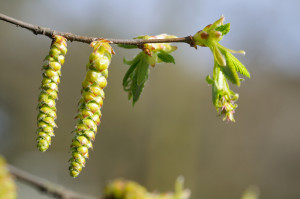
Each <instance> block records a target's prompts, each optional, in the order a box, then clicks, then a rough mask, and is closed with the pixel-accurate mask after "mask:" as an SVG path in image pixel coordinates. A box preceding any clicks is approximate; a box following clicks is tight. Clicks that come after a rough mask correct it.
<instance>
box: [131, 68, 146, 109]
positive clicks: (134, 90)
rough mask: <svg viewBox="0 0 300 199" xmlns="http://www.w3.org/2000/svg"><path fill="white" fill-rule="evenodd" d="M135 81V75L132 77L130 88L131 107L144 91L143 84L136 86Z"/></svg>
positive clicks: (136, 77)
mask: <svg viewBox="0 0 300 199" xmlns="http://www.w3.org/2000/svg"><path fill="white" fill-rule="evenodd" d="M137 79H138V76H137V74H136V73H135V74H134V76H133V80H132V87H131V95H132V105H133V106H134V104H135V103H136V102H137V101H138V99H139V98H140V96H141V94H142V91H143V89H144V86H145V82H144V83H143V84H140V85H138V83H137Z"/></svg>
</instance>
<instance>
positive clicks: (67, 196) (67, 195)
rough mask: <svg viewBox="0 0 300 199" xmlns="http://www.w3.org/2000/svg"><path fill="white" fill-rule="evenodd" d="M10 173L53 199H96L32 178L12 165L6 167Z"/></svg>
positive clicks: (35, 177)
mask: <svg viewBox="0 0 300 199" xmlns="http://www.w3.org/2000/svg"><path fill="white" fill-rule="evenodd" d="M7 167H8V169H9V171H10V173H11V174H12V175H13V176H15V178H16V179H18V180H20V181H22V182H25V183H27V184H29V185H30V186H33V187H34V188H36V189H38V190H39V191H41V192H43V193H45V194H48V195H51V196H53V197H55V198H61V199H96V197H92V196H86V195H82V194H80V193H76V192H74V191H71V190H68V189H66V188H64V187H63V186H61V185H57V184H54V183H51V182H48V181H46V180H44V179H42V178H39V177H37V176H34V175H32V174H30V173H27V172H25V171H23V170H20V169H18V168H16V167H14V166H12V165H7Z"/></svg>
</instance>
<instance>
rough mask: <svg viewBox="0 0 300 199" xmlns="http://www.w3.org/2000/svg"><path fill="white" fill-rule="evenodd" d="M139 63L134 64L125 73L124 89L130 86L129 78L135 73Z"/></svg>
mask: <svg viewBox="0 0 300 199" xmlns="http://www.w3.org/2000/svg"><path fill="white" fill-rule="evenodd" d="M137 63H138V62H135V63H134V64H132V65H131V66H130V68H129V69H128V71H127V72H126V73H125V75H124V78H123V87H124V89H125V88H126V87H127V86H128V83H129V81H130V79H129V78H130V76H131V75H132V73H133V72H134V70H135V69H136V67H137Z"/></svg>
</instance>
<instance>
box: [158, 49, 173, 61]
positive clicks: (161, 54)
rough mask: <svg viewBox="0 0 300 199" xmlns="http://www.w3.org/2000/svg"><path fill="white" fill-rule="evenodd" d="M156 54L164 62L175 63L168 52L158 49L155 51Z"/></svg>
mask: <svg viewBox="0 0 300 199" xmlns="http://www.w3.org/2000/svg"><path fill="white" fill-rule="evenodd" d="M157 56H158V58H159V59H161V61H163V62H165V63H173V64H175V59H174V57H173V56H172V55H170V54H169V53H166V52H164V51H162V50H161V51H159V53H157Z"/></svg>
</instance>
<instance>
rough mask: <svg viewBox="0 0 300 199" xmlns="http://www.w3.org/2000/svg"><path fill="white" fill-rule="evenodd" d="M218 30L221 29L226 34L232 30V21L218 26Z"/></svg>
mask: <svg viewBox="0 0 300 199" xmlns="http://www.w3.org/2000/svg"><path fill="white" fill-rule="evenodd" d="M216 31H220V32H221V33H222V35H226V34H227V33H229V31H230V23H227V24H224V25H221V26H219V27H217V28H216Z"/></svg>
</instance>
